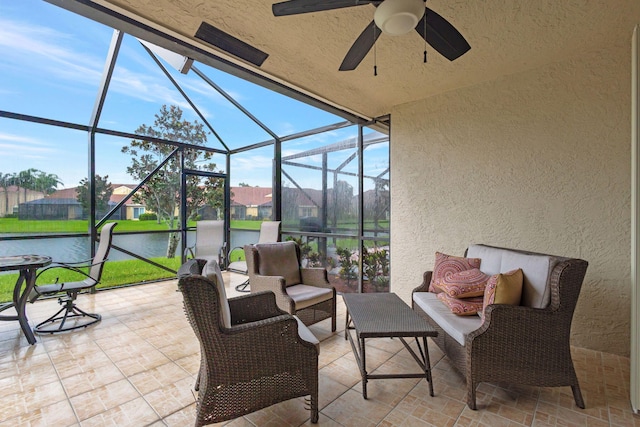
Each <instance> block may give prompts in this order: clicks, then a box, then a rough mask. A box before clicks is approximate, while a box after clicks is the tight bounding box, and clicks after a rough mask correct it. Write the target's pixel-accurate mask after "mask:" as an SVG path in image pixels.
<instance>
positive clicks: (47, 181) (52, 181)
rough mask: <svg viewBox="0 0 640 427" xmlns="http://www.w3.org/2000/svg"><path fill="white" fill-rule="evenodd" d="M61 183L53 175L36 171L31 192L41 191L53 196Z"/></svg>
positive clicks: (56, 176)
mask: <svg viewBox="0 0 640 427" xmlns="http://www.w3.org/2000/svg"><path fill="white" fill-rule="evenodd" d="M61 184H62V181H61V180H60V178H59V177H58V175H56V174H55V173H46V172H42V171H38V172H37V173H36V174H35V178H34V180H33V190H36V191H41V192H43V193H44V194H47V195H49V194H53V193H55V192H56V190H57V189H58V185H61Z"/></svg>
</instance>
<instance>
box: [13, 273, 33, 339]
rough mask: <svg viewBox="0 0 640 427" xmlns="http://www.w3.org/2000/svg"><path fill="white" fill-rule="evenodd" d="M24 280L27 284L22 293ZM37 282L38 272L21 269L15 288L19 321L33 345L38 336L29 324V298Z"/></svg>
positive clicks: (14, 302)
mask: <svg viewBox="0 0 640 427" xmlns="http://www.w3.org/2000/svg"><path fill="white" fill-rule="evenodd" d="M22 282H25V284H26V286H25V288H24V291H23V292H22V293H20V289H21V288H22ZM35 284H36V272H35V270H32V269H26V270H21V271H20V277H19V278H18V281H17V283H16V286H15V288H14V289H13V304H14V307H15V309H16V312H17V313H18V322H20V328H22V332H23V333H24V336H25V337H26V338H27V341H28V342H29V344H31V345H33V344H35V343H36V337H35V335H34V334H33V331H32V330H31V326H29V320H28V319H27V310H26V307H27V300H28V299H29V294H30V293H31V290H32V289H33V287H34V286H35Z"/></svg>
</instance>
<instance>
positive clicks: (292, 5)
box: [271, 0, 380, 16]
mask: <svg viewBox="0 0 640 427" xmlns="http://www.w3.org/2000/svg"><path fill="white" fill-rule="evenodd" d="M369 3H380V1H379V0H378V1H368V0H318V1H310V0H290V1H283V2H280V3H275V4H274V5H273V6H271V10H272V11H273V16H286V15H298V14H301V13H309V12H320V11H323V10H332V9H340V8H343V7H352V6H362V5H363V4H369Z"/></svg>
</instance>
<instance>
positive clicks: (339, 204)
mask: <svg viewBox="0 0 640 427" xmlns="http://www.w3.org/2000/svg"><path fill="white" fill-rule="evenodd" d="M333 194H334V206H333V208H334V212H335V216H336V219H337V220H344V219H349V216H350V213H351V211H352V203H353V186H352V185H351V184H349V183H348V182H346V181H342V180H340V181H337V182H336V185H335V188H334V192H333Z"/></svg>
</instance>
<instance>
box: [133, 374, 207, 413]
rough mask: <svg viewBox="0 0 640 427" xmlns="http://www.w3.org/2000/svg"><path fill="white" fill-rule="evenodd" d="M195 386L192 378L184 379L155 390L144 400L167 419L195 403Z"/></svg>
mask: <svg viewBox="0 0 640 427" xmlns="http://www.w3.org/2000/svg"><path fill="white" fill-rule="evenodd" d="M193 385H194V380H193V379H192V378H191V377H188V378H184V379H182V380H179V381H176V382H175V383H173V384H169V385H167V386H164V387H162V388H159V389H157V390H154V391H152V392H150V393H148V394H146V395H145V396H144V398H145V400H146V401H147V402H148V403H149V405H151V407H152V408H153V409H154V410H155V411H156V412H157V413H158V414H160V416H161V417H165V416H167V415H170V414H173V413H174V412H177V411H179V410H180V409H182V408H184V407H186V406H189V405H191V404H192V403H193V402H195V394H194V392H193Z"/></svg>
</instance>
